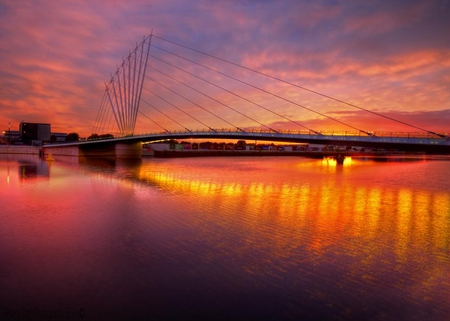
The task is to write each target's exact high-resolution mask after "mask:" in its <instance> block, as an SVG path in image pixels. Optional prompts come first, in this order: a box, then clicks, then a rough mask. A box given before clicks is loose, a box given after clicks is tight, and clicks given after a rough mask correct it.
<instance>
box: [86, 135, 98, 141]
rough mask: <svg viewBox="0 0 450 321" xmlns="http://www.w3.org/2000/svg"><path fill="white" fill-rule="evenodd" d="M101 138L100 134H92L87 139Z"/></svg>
mask: <svg viewBox="0 0 450 321" xmlns="http://www.w3.org/2000/svg"><path fill="white" fill-rule="evenodd" d="M99 138H100V136H99V135H98V134H92V135H91V136H89V137H88V138H87V139H88V140H90V139H99Z"/></svg>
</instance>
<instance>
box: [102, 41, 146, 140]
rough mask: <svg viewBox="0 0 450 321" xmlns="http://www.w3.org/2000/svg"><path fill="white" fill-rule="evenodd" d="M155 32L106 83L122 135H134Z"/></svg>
mask: <svg viewBox="0 0 450 321" xmlns="http://www.w3.org/2000/svg"><path fill="white" fill-rule="evenodd" d="M152 36H153V33H152V34H150V36H148V37H146V38H144V40H143V41H142V42H141V43H140V44H139V45H137V46H136V48H135V49H134V50H133V51H132V52H131V53H130V54H129V55H128V56H127V57H126V58H124V59H123V61H122V64H121V66H120V67H118V68H117V71H116V73H115V74H114V75H113V76H112V77H111V80H110V82H109V84H107V85H106V95H107V97H108V102H109V105H110V108H111V110H112V112H113V115H114V119H115V121H116V124H117V127H118V129H119V134H120V135H121V136H133V134H134V128H135V126H136V119H137V114H138V112H139V103H140V101H141V95H142V88H143V86H144V79H145V72H146V70H147V62H148V56H149V54H150V45H151V40H152Z"/></svg>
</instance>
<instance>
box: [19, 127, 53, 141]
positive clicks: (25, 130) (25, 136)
mask: <svg viewBox="0 0 450 321" xmlns="http://www.w3.org/2000/svg"><path fill="white" fill-rule="evenodd" d="M19 135H20V139H21V140H22V142H23V143H24V144H30V145H42V142H43V141H49V140H50V135H51V125H50V124H41V123H28V122H21V123H20V125H19Z"/></svg>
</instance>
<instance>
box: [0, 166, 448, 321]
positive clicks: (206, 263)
mask: <svg viewBox="0 0 450 321" xmlns="http://www.w3.org/2000/svg"><path fill="white" fill-rule="evenodd" d="M5 164H6V165H5ZM448 164H449V163H448V162H446V161H443V162H430V161H427V160H425V161H424V160H420V161H409V162H398V161H394V162H374V161H372V160H368V159H367V160H359V159H355V158H353V159H351V158H346V159H345V160H344V163H343V164H342V165H337V164H336V163H335V162H333V160H331V159H328V160H309V159H304V158H296V157H293V158H265V157H261V158H259V157H258V158H246V157H243V158H233V159H230V158H200V159H143V160H142V161H141V160H138V161H132V162H129V161H120V160H114V159H112V160H111V159H109V160H98V159H95V160H94V159H79V160H78V162H77V163H73V162H72V163H70V164H68V163H64V162H62V161H58V159H57V160H56V161H55V162H54V163H53V164H52V168H51V176H50V180H49V181H48V182H47V181H44V182H42V181H40V180H36V179H33V180H24V181H23V183H19V184H17V180H20V179H19V178H17V176H16V175H13V176H11V179H10V180H11V182H10V183H9V184H6V183H5V182H7V180H5V179H1V180H0V182H1V183H0V188H1V189H2V190H3V191H6V194H3V195H6V197H4V198H2V199H1V201H2V204H6V205H4V206H5V209H4V212H3V216H1V217H0V223H1V224H0V252H1V253H4V254H3V256H2V258H3V259H4V261H3V262H5V263H4V264H2V265H0V286H1V287H2V288H4V289H6V290H5V291H6V292H8V293H12V292H13V291H16V292H14V293H20V294H21V295H20V296H19V295H10V296H5V295H2V294H1V293H0V301H1V300H4V302H7V303H11V302H13V303H16V302H14V301H13V300H14V299H15V300H16V301H17V302H19V303H20V302H27V303H28V304H29V305H31V306H36V305H37V304H38V303H41V304H44V303H42V302H59V303H58V304H65V305H67V304H73V305H75V303H77V304H78V303H79V305H80V306H83V305H85V304H87V303H86V302H88V301H89V302H90V301H93V302H97V303H96V304H94V305H90V306H89V305H88V308H87V309H86V310H87V312H88V313H92V315H94V316H96V317H98V318H100V319H101V318H107V317H108V316H109V315H111V316H120V317H121V318H122V319H129V318H131V317H132V316H133V315H132V316H131V317H130V315H129V314H128V313H129V312H128V311H130V310H131V311H133V313H134V316H142V315H145V316H150V317H153V316H155V319H161V318H169V317H170V316H175V317H178V319H181V318H188V317H191V318H194V317H197V318H201V317H209V318H210V319H215V317H217V315H220V316H222V317H223V318H224V319H238V318H244V319H252V318H253V319H302V318H305V319H317V320H319V319H327V320H329V319H337V320H343V319H387V320H409V319H412V320H414V319H416V320H421V319H430V318H432V319H437V320H446V319H447V316H448V315H449V313H450V310H449V306H450V283H449V281H448V280H449V273H450V267H449V266H450V264H449V263H450V261H449V253H450V195H449V193H448V190H449V188H450V186H449V185H448V184H449V183H448V182H447V181H446V180H442V179H441V178H442V173H444V172H445V170H447V168H448ZM0 165H2V166H3V165H5V166H3V167H2V166H0V175H4V176H6V175H7V174H8V173H9V172H8V171H9V170H11V172H12V173H17V171H18V170H19V168H20V166H22V165H21V164H18V163H17V162H15V163H12V162H9V163H1V162H0ZM7 170H8V171H7ZM49 173H50V172H49ZM43 184H44V187H45V188H42V187H43ZM24 187H25V188H24ZM0 197H3V196H2V194H0ZM6 200H7V201H6ZM5 244H7V245H8V246H5ZM36 275H38V276H39V277H36ZM22 280H24V281H22ZM28 284H31V285H32V286H33V289H37V290H30V288H29V286H28ZM55 289H56V290H55ZM27 293H32V294H33V293H34V294H36V293H39V296H33V295H32V294H29V295H28V296H27ZM55 293H57V294H58V295H56V294H55ZM67 293H68V294H67ZM24 297H25V298H27V299H28V301H22V300H24V299H23V298H24ZM36 297H37V298H38V299H36ZM55 297H57V298H58V299H55ZM40 298H42V299H40ZM75 298H77V299H76V300H75ZM79 298H87V299H86V300H85V301H83V299H79ZM100 298H102V300H100ZM36 300H37V301H36ZM99 300H100V301H99ZM36 302H38V303H36ZM71 302H75V303H71ZM11 304H12V303H11ZM58 304H56V307H59V305H58ZM16 305H17V304H16ZM51 307H52V306H51ZM53 307H54V306H53ZM119 307H123V308H122V310H121V309H120V308H119ZM205 307H208V309H207V308H205ZM125 310H126V311H125ZM99 311H101V312H104V311H107V312H109V313H107V314H104V315H101V314H100V312H99ZM105 313H106V312H105ZM105 316H106V317H105Z"/></svg>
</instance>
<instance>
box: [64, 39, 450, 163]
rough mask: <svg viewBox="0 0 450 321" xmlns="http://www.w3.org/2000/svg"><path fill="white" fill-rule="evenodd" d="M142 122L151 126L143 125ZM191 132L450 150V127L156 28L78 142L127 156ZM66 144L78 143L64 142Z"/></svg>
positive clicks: (117, 76) (109, 88) (128, 60)
mask: <svg viewBox="0 0 450 321" xmlns="http://www.w3.org/2000/svg"><path fill="white" fill-rule="evenodd" d="M313 98H315V100H314V99H313ZM337 108H339V109H340V110H342V109H343V108H344V109H345V110H348V111H354V112H357V113H359V114H365V115H366V116H370V119H371V122H373V123H374V124H376V123H377V122H379V121H384V122H391V123H394V124H396V126H398V128H399V130H398V131H396V132H381V131H376V130H374V129H373V128H372V129H366V128H360V125H354V124H351V123H349V122H348V121H343V120H342V119H341V118H338V117H335V116H331V115H333V111H335V110H336V109H337ZM302 118H304V119H305V121H301V119H302ZM311 119H313V120H314V119H315V120H326V122H327V123H328V124H334V125H333V126H335V127H336V128H337V130H332V131H331V130H323V129H322V130H320V129H317V128H312V126H311V125H308V124H309V123H311V121H309V122H308V120H311ZM137 124H138V127H139V128H140V129H141V131H144V132H146V133H136V132H135V131H136V127H137ZM142 129H143V130H142ZM189 138H192V139H196V138H201V139H209V138H210V139H215V138H219V139H249V140H259V141H278V142H307V143H315V144H323V145H351V146H367V147H375V148H385V149H400V150H412V151H425V152H431V153H442V154H448V153H450V139H449V136H448V133H437V132H435V131H432V130H429V129H425V128H421V127H418V126H416V125H414V124H409V123H407V122H404V121H402V120H399V119H394V118H392V117H389V116H387V115H383V114H382V113H379V112H375V111H373V110H369V109H367V108H364V107H362V106H359V105H356V104H353V103H349V102H347V101H344V100H341V99H338V98H335V97H332V96H330V95H327V94H324V93H321V92H319V91H317V90H313V89H310V88H307V87H304V86H300V85H298V84H295V83H293V82H289V81H286V80H283V79H281V78H278V77H274V76H271V75H269V74H267V73H264V72H261V71H258V70H255V69H252V68H250V67H246V66H243V65H240V64H237V63H234V62H231V61H228V60H226V59H223V58H219V57H216V56H213V55H211V54H208V53H204V52H201V51H198V50H196V49H194V48H190V47H187V46H185V45H181V44H178V43H176V42H173V41H170V40H167V39H164V38H162V37H159V36H156V35H150V36H148V37H145V38H144V39H143V41H142V42H141V43H140V44H138V45H136V47H135V49H134V50H133V51H131V52H130V53H129V54H128V55H127V56H126V57H124V58H123V60H122V63H121V65H119V66H118V67H117V70H116V72H115V73H114V74H113V75H112V76H111V80H110V81H109V83H107V84H105V94H104V97H103V100H102V102H101V104H100V108H99V112H98V115H97V118H96V120H95V124H94V126H93V134H92V135H91V137H90V139H89V140H88V141H86V142H77V143H76V145H77V146H79V149H81V150H94V149H102V148H106V149H110V148H111V146H114V147H115V148H116V149H120V150H123V152H120V153H119V154H122V156H126V154H127V153H128V152H126V150H127V149H130V148H131V150H135V151H136V152H135V154H138V152H137V150H138V149H141V148H140V144H141V143H142V142H152V141H160V140H168V139H189ZM66 146H67V147H68V146H75V145H74V144H73V143H72V144H60V145H58V147H60V148H63V147H66ZM118 146H119V147H118ZM127 146H128V147H127ZM131 146H133V147H131ZM133 153H134V152H130V155H131V156H132V154H133ZM116 154H117V153H116Z"/></svg>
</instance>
